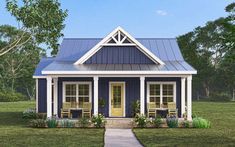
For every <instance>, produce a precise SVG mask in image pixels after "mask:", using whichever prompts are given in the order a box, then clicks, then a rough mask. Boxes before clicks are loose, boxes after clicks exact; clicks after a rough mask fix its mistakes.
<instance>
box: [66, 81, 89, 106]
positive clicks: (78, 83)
mask: <svg viewBox="0 0 235 147" xmlns="http://www.w3.org/2000/svg"><path fill="white" fill-rule="evenodd" d="M67 84H76V102H78V96H79V94H78V92H79V91H78V85H80V84H88V85H89V102H90V103H92V87H91V85H92V82H87V81H84V82H83V81H82V82H80V81H79V82H77V81H71V82H63V103H64V102H65V85H67Z"/></svg>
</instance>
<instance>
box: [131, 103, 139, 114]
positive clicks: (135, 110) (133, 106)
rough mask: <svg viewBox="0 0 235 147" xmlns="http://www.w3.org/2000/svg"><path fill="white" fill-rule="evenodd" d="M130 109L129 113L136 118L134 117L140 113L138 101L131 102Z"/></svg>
mask: <svg viewBox="0 0 235 147" xmlns="http://www.w3.org/2000/svg"><path fill="white" fill-rule="evenodd" d="M131 109H132V112H131V113H132V117H136V115H137V114H139V113H140V101H139V100H136V101H134V102H132V104H131Z"/></svg>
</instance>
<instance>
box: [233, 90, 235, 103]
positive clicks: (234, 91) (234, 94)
mask: <svg viewBox="0 0 235 147" xmlns="http://www.w3.org/2000/svg"><path fill="white" fill-rule="evenodd" d="M233 101H235V89H233Z"/></svg>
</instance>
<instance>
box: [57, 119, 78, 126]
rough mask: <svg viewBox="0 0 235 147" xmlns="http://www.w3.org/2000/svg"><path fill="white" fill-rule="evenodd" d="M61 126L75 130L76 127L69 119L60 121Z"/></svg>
mask: <svg viewBox="0 0 235 147" xmlns="http://www.w3.org/2000/svg"><path fill="white" fill-rule="evenodd" d="M59 126H60V127H62V128H73V127H75V122H74V121H72V120H69V119H63V120H61V121H59Z"/></svg>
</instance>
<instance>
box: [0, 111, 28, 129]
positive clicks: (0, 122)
mask: <svg viewBox="0 0 235 147" xmlns="http://www.w3.org/2000/svg"><path fill="white" fill-rule="evenodd" d="M26 122H27V121H26V120H24V119H22V112H0V127H1V126H22V125H26Z"/></svg>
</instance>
